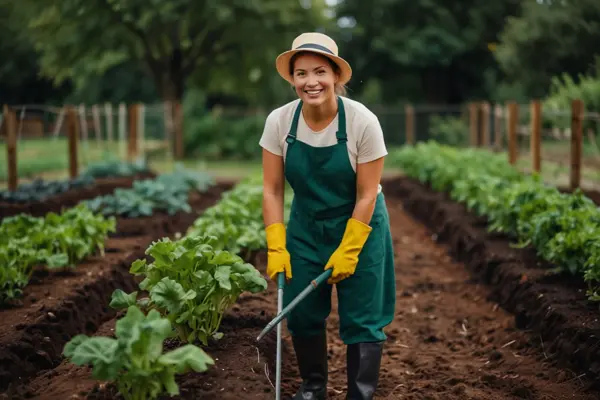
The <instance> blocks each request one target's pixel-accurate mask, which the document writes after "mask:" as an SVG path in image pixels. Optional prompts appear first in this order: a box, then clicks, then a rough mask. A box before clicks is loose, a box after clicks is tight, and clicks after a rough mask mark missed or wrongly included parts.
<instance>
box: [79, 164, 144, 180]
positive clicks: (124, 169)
mask: <svg viewBox="0 0 600 400" xmlns="http://www.w3.org/2000/svg"><path fill="white" fill-rule="evenodd" d="M147 172H150V169H149V168H148V165H147V164H146V163H145V162H143V161H139V162H124V161H121V160H106V161H99V162H96V163H92V164H90V165H88V167H87V168H86V169H85V171H84V172H83V175H85V176H90V177H93V178H96V179H98V178H112V177H123V176H133V175H137V174H142V173H147Z"/></svg>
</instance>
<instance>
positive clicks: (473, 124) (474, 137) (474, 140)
mask: <svg viewBox="0 0 600 400" xmlns="http://www.w3.org/2000/svg"><path fill="white" fill-rule="evenodd" d="M469 122H470V128H471V129H470V132H471V146H472V147H477V146H479V131H478V124H477V104H476V103H469Z"/></svg>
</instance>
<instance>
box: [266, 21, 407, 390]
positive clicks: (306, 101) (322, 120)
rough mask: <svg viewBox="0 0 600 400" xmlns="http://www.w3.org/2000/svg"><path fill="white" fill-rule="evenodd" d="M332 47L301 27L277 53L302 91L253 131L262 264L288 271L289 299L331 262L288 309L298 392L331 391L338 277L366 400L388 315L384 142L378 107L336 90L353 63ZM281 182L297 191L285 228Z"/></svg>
mask: <svg viewBox="0 0 600 400" xmlns="http://www.w3.org/2000/svg"><path fill="white" fill-rule="evenodd" d="M337 53H338V48H337V45H336V43H335V42H334V41H333V40H332V39H331V38H330V37H328V36H326V35H323V34H320V33H305V34H302V35H300V36H298V37H297V38H296V40H294V42H293V44H292V49H291V50H289V51H286V52H284V53H282V54H281V55H280V56H279V57H278V58H277V61H276V66H277V71H278V72H279V74H280V75H281V76H282V77H283V78H284V79H285V80H287V81H288V82H289V83H290V84H292V85H293V87H294V89H295V91H296V94H297V95H298V99H297V100H294V101H292V102H290V103H288V104H285V105H283V106H281V107H279V108H277V109H275V110H273V111H272V112H271V113H270V114H269V116H268V117H267V120H266V122H265V128H264V132H263V135H262V138H261V140H260V145H261V146H262V148H263V178H264V179H263V185H264V187H263V219H264V224H265V226H266V229H265V231H266V235H267V247H268V265H267V274H268V275H269V277H270V278H271V279H273V280H277V277H278V275H279V274H280V273H284V274H285V277H286V278H287V281H286V285H285V287H284V296H283V305H284V307H285V306H287V305H288V304H289V303H290V302H291V301H292V300H293V299H294V298H295V297H296V296H298V294H299V293H300V292H301V291H302V290H303V289H304V288H306V287H307V286H308V285H309V284H310V283H311V282H312V281H313V280H314V279H315V278H316V277H317V276H319V275H321V274H322V273H323V270H328V269H331V270H332V272H331V276H330V278H329V280H328V281H327V283H328V284H327V285H321V286H319V287H317V288H316V289H315V290H314V291H313V292H311V293H310V294H309V295H308V296H306V297H305V298H304V299H303V300H302V301H301V302H300V303H298V304H297V305H296V306H295V308H293V309H292V310H291V312H290V313H289V314H288V316H287V328H288V330H289V332H290V334H291V336H292V343H293V345H294V351H295V353H296V358H297V360H298V366H299V369H300V375H301V377H302V385H301V387H300V389H299V390H298V392H297V393H296V395H295V396H294V399H309V398H310V399H315V400H318V399H325V398H326V396H327V380H328V370H327V337H326V329H325V328H326V320H327V317H328V315H329V312H330V310H331V293H332V285H333V284H335V285H336V291H337V295H338V304H339V315H340V323H341V324H340V336H341V338H342V340H343V341H344V343H345V344H346V345H347V364H348V365H347V374H348V375H347V377H348V397H347V399H348V400H366V399H369V400H370V399H372V398H373V395H374V393H375V390H376V388H377V384H378V379H379V366H380V363H381V357H382V349H383V343H384V341H385V339H386V335H385V333H384V332H383V329H384V327H385V326H387V325H388V324H390V322H391V321H392V320H393V317H394V308H395V299H396V294H395V292H396V288H395V277H394V254H393V250H392V238H391V233H390V224H389V216H388V212H387V208H386V205H385V199H384V197H383V193H382V191H381V185H380V180H381V173H382V170H383V159H384V157H385V156H386V155H387V149H386V145H385V142H384V138H383V132H382V130H381V126H380V124H379V120H378V119H377V117H376V116H375V114H373V113H372V112H371V111H370V110H369V109H368V108H367V107H365V106H364V105H362V104H361V103H359V102H357V101H355V100H351V99H348V98H347V97H343V96H342V94H344V93H345V92H344V85H345V84H346V83H347V82H348V81H349V80H350V77H351V76H352V69H351V68H350V65H348V63H347V62H346V61H345V60H344V59H343V58H341V57H339V56H338V55H337ZM286 180H287V182H288V183H289V184H290V186H291V188H292V191H293V194H294V198H293V202H292V207H291V212H290V217H289V221H288V224H287V227H286V226H285V225H284V222H283V221H284V220H283V200H284V199H283V195H284V188H285V181H286ZM359 257H360V260H359Z"/></svg>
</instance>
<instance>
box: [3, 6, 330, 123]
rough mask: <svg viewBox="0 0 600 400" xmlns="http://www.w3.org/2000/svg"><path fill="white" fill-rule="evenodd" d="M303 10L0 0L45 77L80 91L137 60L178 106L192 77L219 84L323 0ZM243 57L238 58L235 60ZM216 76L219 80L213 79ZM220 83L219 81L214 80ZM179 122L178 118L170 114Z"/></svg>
mask: <svg viewBox="0 0 600 400" xmlns="http://www.w3.org/2000/svg"><path fill="white" fill-rule="evenodd" d="M312 3H313V6H312V7H303V6H302V5H301V4H300V3H299V2H297V1H279V0H252V1H249V0H203V1H199V0H169V1H162V0H57V1H53V0H21V1H19V2H13V1H12V0H0V4H1V5H3V6H4V7H12V11H13V13H14V14H15V15H16V16H17V17H18V19H19V21H21V22H22V23H23V25H24V26H26V34H27V36H28V37H29V38H30V40H31V41H32V43H34V45H35V48H36V49H37V50H38V51H39V52H40V55H41V58H40V64H41V70H42V73H43V74H44V75H45V76H48V77H50V78H52V79H53V80H54V82H55V83H57V84H59V83H61V82H64V81H66V80H72V81H73V82H74V83H75V86H76V87H82V86H84V85H85V84H87V83H88V82H89V81H90V79H97V78H98V77H100V76H102V75H103V74H104V73H105V72H106V71H108V70H110V69H111V68H114V67H115V66H118V65H123V64H125V63H127V62H132V61H134V62H137V63H140V65H142V66H143V67H144V70H145V71H146V72H147V74H148V76H149V77H150V78H151V79H152V82H153V83H154V85H155V88H156V91H157V92H158V93H159V95H160V96H161V98H162V99H163V100H166V101H172V102H180V101H181V100H182V98H183V93H184V88H185V85H186V83H187V81H188V79H189V78H190V76H192V75H195V76H196V77H198V76H200V78H199V79H197V80H200V81H201V82H203V83H204V84H207V85H208V84H211V86H213V87H214V86H216V84H217V83H220V84H221V85H222V84H223V83H224V81H226V80H227V79H228V78H229V77H228V76H227V75H225V76H224V75H223V72H224V70H227V69H229V70H236V68H239V66H238V65H236V63H238V62H239V61H240V60H244V61H245V62H248V60H249V59H252V57H253V56H255V55H257V59H259V60H260V57H261V55H262V54H264V53H266V52H268V51H269V50H270V49H272V48H273V47H274V46H276V47H277V48H278V49H280V48H281V46H282V45H283V44H285V45H286V46H289V43H288V38H289V36H290V35H291V34H295V33H296V32H297V30H298V28H300V27H304V26H307V24H308V23H310V22H311V21H314V22H313V23H316V24H318V23H320V21H321V20H322V18H320V14H319V12H321V11H322V7H321V8H319V5H322V4H324V3H322V1H321V0H315V1H313V2H312ZM240 56H242V57H240ZM214 78H218V79H217V81H218V82H217V81H214ZM219 78H220V80H219ZM172 117H173V118H174V119H175V122H176V125H178V124H180V123H181V122H182V121H180V120H178V119H177V118H178V116H177V115H175V114H174V115H172Z"/></svg>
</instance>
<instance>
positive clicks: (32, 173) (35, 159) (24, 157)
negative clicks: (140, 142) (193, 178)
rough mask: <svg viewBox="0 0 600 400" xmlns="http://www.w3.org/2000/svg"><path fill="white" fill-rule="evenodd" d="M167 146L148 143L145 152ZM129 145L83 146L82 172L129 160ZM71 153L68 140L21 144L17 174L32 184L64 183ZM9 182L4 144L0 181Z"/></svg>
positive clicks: (0, 152) (2, 145)
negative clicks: (106, 161) (43, 181)
mask: <svg viewBox="0 0 600 400" xmlns="http://www.w3.org/2000/svg"><path fill="white" fill-rule="evenodd" d="M162 144H163V142H162V141H158V140H145V142H144V149H146V150H148V151H157V149H159V148H160V146H161V145H162ZM126 149H127V144H126V142H125V141H121V142H119V141H114V142H112V143H108V142H102V143H101V144H100V145H98V144H96V142H95V141H92V140H90V141H89V142H87V143H80V145H79V152H78V158H79V169H80V170H82V169H84V168H85V166H86V165H88V164H90V163H92V162H96V161H101V160H103V159H105V158H107V157H108V158H117V157H118V158H121V159H124V158H125V156H126ZM68 168H69V152H68V141H67V139H66V138H63V137H59V138H56V139H54V138H51V139H37V138H36V139H27V140H20V141H19V142H18V143H17V172H18V176H19V180H20V181H21V180H29V179H32V178H35V177H42V178H46V179H61V178H63V177H67V176H68ZM7 179H8V161H7V155H6V144H5V143H0V181H1V182H6V181H7Z"/></svg>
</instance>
